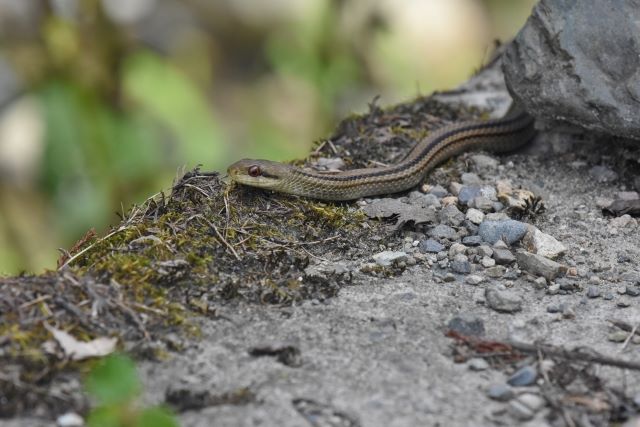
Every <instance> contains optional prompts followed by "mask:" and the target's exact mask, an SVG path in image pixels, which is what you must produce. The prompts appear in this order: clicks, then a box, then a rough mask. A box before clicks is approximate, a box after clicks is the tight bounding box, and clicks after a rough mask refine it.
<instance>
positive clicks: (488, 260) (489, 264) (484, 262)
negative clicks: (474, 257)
mask: <svg viewBox="0 0 640 427" xmlns="http://www.w3.org/2000/svg"><path fill="white" fill-rule="evenodd" d="M480 264H482V266H483V267H484V268H489V267H493V266H494V265H496V260H494V259H493V258H489V257H488V256H485V257H483V258H482V260H481V261H480Z"/></svg>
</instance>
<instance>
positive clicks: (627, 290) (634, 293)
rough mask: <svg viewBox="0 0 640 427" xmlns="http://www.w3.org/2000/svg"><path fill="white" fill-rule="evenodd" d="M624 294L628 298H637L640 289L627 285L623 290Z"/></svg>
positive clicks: (639, 294)
mask: <svg viewBox="0 0 640 427" xmlns="http://www.w3.org/2000/svg"><path fill="white" fill-rule="evenodd" d="M625 293H626V294H627V295H629V296H630V297H637V296H640V288H638V287H636V286H631V285H627V287H626V288H625Z"/></svg>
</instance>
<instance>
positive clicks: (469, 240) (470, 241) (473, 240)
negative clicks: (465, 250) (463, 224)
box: [462, 236, 482, 246]
mask: <svg viewBox="0 0 640 427" xmlns="http://www.w3.org/2000/svg"><path fill="white" fill-rule="evenodd" d="M462 243H464V244H465V245H467V246H480V244H482V238H481V237H480V236H467V237H464V238H463V239H462Z"/></svg>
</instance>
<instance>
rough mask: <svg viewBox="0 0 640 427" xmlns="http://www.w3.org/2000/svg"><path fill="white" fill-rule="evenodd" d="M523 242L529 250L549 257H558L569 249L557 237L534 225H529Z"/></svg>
mask: <svg viewBox="0 0 640 427" xmlns="http://www.w3.org/2000/svg"><path fill="white" fill-rule="evenodd" d="M522 244H523V246H524V247H525V248H526V249H527V250H528V251H529V252H532V253H534V254H538V255H542V256H543V257H545V258H549V259H556V258H557V257H559V256H560V255H562V254H564V253H565V252H566V251H567V248H566V246H564V245H563V244H562V243H560V242H558V240H556V238H555V237H553V236H551V235H549V234H546V233H543V232H542V231H540V230H538V228H537V227H533V226H531V227H529V230H528V231H527V234H525V236H524V238H523V239H522Z"/></svg>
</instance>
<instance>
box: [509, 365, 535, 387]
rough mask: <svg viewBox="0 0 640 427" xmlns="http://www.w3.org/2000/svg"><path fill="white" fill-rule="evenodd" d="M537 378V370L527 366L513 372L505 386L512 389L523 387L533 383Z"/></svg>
mask: <svg viewBox="0 0 640 427" xmlns="http://www.w3.org/2000/svg"><path fill="white" fill-rule="evenodd" d="M537 377H538V370H537V369H536V368H534V367H533V366H530V365H527V366H523V367H522V368H520V369H518V370H517V371H515V372H514V373H513V374H512V375H511V376H510V377H509V379H508V380H507V384H509V385H511V386H514V387H524V386H528V385H532V384H533V383H535V382H536V378H537Z"/></svg>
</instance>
